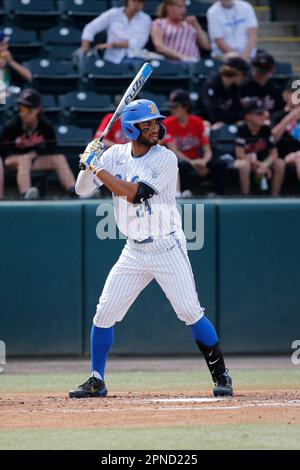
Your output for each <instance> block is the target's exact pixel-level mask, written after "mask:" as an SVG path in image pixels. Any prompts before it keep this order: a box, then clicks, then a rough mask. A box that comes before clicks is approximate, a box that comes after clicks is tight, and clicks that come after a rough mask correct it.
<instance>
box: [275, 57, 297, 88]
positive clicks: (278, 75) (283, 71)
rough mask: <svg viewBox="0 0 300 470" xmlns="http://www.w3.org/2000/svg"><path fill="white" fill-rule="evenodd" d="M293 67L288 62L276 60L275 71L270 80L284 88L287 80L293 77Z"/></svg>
mask: <svg viewBox="0 0 300 470" xmlns="http://www.w3.org/2000/svg"><path fill="white" fill-rule="evenodd" d="M293 76H294V73H293V68H292V65H291V64H289V63H284V62H276V63H275V71H274V76H273V78H272V80H273V81H274V82H275V83H277V85H279V86H280V87H281V88H284V86H285V84H286V83H287V81H288V80H290V79H291V78H293Z"/></svg>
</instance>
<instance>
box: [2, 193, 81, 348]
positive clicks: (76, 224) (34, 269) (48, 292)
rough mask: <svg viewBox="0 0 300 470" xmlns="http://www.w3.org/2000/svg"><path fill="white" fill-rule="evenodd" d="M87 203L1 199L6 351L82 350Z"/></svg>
mask: <svg viewBox="0 0 300 470" xmlns="http://www.w3.org/2000/svg"><path fill="white" fill-rule="evenodd" d="M81 230H82V207H81V205H79V204H77V203H75V204H73V203H69V204H53V203H45V202H38V203H31V202H22V203H1V204H0V292H1V303H0V339H2V340H4V341H5V343H6V349H7V355H10V356H11V355H13V356H16V355H18V356H22V355H29V356H32V355H61V354H81V353H82V316H81V312H82V291H81V284H82V259H81V253H82V249H81V248H82V245H81Z"/></svg>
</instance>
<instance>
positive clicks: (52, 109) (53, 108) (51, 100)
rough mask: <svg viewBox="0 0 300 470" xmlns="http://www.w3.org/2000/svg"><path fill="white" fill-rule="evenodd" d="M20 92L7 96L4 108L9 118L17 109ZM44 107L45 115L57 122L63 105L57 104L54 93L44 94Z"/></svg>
mask: <svg viewBox="0 0 300 470" xmlns="http://www.w3.org/2000/svg"><path fill="white" fill-rule="evenodd" d="M18 96H19V94H16V95H10V96H8V97H7V98H6V103H5V106H4V110H5V113H6V116H7V117H8V118H9V117H11V116H12V115H13V114H14V113H15V112H16V111H17V98H18ZM42 108H43V113H44V115H45V116H46V117H47V118H48V119H49V120H50V121H52V122H53V123H55V124H57V122H58V120H59V115H60V113H61V107H60V106H59V105H58V104H57V102H56V98H55V96H53V95H42Z"/></svg>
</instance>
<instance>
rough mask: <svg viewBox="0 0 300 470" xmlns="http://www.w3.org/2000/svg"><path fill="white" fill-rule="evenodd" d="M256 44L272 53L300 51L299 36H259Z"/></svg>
mask: <svg viewBox="0 0 300 470" xmlns="http://www.w3.org/2000/svg"><path fill="white" fill-rule="evenodd" d="M258 46H259V48H260V49H264V50H266V51H268V52H271V53H272V54H275V53H286V54H288V53H290V52H300V37H297V36H295V37H292V36H284V37H276V36H266V37H263V38H259V40H258Z"/></svg>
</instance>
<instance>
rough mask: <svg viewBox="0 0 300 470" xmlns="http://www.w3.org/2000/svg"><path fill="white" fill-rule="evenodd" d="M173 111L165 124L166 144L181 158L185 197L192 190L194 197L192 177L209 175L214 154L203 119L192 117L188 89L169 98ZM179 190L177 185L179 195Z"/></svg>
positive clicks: (182, 183)
mask: <svg viewBox="0 0 300 470" xmlns="http://www.w3.org/2000/svg"><path fill="white" fill-rule="evenodd" d="M169 108H170V111H171V116H169V117H167V118H166V119H165V120H164V122H163V124H164V126H165V127H166V130H167V132H166V136H165V138H164V140H163V144H165V145H166V147H168V148H169V149H170V150H172V151H173V152H174V153H175V154H176V155H177V157H178V159H179V161H178V166H179V172H180V183H181V189H182V190H183V195H185V193H187V191H188V195H189V196H190V195H191V193H190V191H189V186H190V177H191V176H194V175H195V174H198V175H200V176H202V177H204V176H207V175H208V174H209V172H210V168H209V167H210V163H209V162H210V161H211V158H212V152H211V148H210V145H209V140H208V137H207V135H206V132H205V124H204V121H203V119H201V118H200V117H198V116H195V115H193V114H190V110H191V101H190V98H189V94H188V93H187V92H186V91H184V90H180V89H178V90H174V91H173V92H172V93H171V94H170V96H169ZM179 191H180V189H179V186H178V185H177V192H178V194H177V196H179Z"/></svg>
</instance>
